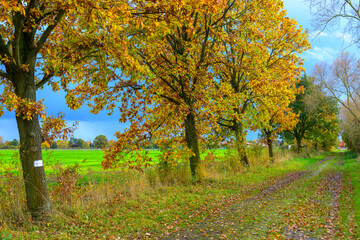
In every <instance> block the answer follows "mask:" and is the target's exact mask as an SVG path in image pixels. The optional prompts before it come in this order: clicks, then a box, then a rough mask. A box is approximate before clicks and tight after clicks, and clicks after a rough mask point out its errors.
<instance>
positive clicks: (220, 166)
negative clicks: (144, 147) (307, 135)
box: [0, 146, 293, 230]
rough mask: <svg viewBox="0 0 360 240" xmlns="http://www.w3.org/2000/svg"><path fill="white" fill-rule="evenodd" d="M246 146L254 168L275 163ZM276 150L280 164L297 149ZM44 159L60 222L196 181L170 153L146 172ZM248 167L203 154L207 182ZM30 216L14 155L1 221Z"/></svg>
mask: <svg viewBox="0 0 360 240" xmlns="http://www.w3.org/2000/svg"><path fill="white" fill-rule="evenodd" d="M247 151H248V152H247V154H248V157H249V159H250V163H251V167H252V168H254V167H256V166H267V167H268V166H270V161H269V159H268V157H267V151H266V149H264V148H263V147H261V146H255V147H253V148H249V149H247ZM275 155H276V158H275V164H276V163H278V162H281V161H285V160H287V159H289V158H292V157H293V153H291V152H289V151H285V150H276V151H275ZM0 157H1V156H0ZM0 159H1V158H0ZM44 162H45V163H46V170H47V171H50V173H49V174H47V177H48V185H49V194H50V199H51V202H52V209H53V213H52V215H51V218H52V221H58V222H66V221H68V218H71V217H76V216H77V217H79V216H82V217H83V218H84V219H83V221H86V216H87V212H88V210H89V209H91V210H94V209H97V208H106V207H109V206H112V205H114V204H117V205H121V204H123V205H126V203H127V202H131V201H133V200H136V199H137V200H138V199H142V198H146V197H147V196H150V195H151V194H154V193H155V194H156V193H160V192H162V191H164V189H167V188H171V187H174V186H176V185H189V184H192V183H193V182H192V178H191V173H190V168H189V164H187V163H186V162H185V161H184V160H183V159H173V158H171V155H169V154H168V155H167V157H166V158H161V159H160V161H159V163H158V164H157V165H154V166H151V167H149V168H146V169H144V171H143V172H137V171H133V170H131V171H130V170H117V171H113V172H106V173H95V172H92V171H91V170H89V171H87V172H81V171H80V167H79V166H80V165H79V164H75V165H73V166H68V167H64V166H62V164H61V163H59V162H57V161H56V159H54V158H53V156H52V154H51V153H50V154H48V159H45V160H44ZM80 164H81V163H80ZM248 170H249V168H247V167H244V166H242V165H241V163H240V162H239V158H238V157H237V156H236V152H235V151H233V150H228V151H227V152H226V153H225V154H224V156H223V157H219V156H217V155H216V154H215V152H214V151H208V152H207V154H206V155H204V156H203V158H202V165H201V169H200V171H201V172H202V173H203V177H204V180H205V181H211V180H215V181H216V180H221V179H225V178H227V177H229V176H231V177H234V176H236V175H237V174H242V173H243V172H245V171H248ZM109 209H111V208H109ZM109 211H110V210H109ZM109 214H111V213H109ZM28 219H29V216H28V214H27V213H26V203H25V195H24V186H23V179H22V176H21V168H20V164H19V158H18V155H14V156H13V157H12V164H10V165H8V166H6V167H5V168H3V169H1V171H0V221H1V223H2V224H0V226H1V225H3V224H7V225H14V224H15V223H19V222H24V221H28ZM3 226H4V225H3ZM0 230H1V227H0Z"/></svg>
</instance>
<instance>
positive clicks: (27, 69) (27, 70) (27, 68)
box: [20, 64, 29, 72]
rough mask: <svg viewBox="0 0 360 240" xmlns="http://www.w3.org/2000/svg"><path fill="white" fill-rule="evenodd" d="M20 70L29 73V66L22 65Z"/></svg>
mask: <svg viewBox="0 0 360 240" xmlns="http://www.w3.org/2000/svg"><path fill="white" fill-rule="evenodd" d="M20 68H21V70H22V71H23V72H29V64H22V65H21V67H20Z"/></svg>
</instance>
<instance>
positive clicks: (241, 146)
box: [215, 0, 309, 165]
mask: <svg viewBox="0 0 360 240" xmlns="http://www.w3.org/2000/svg"><path fill="white" fill-rule="evenodd" d="M237 3H238V5H236V7H235V8H234V9H237V10H236V11H237V12H241V13H242V14H240V15H237V16H238V17H237V18H235V19H229V21H228V23H227V24H226V25H225V30H226V33H227V34H228V35H229V37H227V38H224V39H223V43H222V51H220V52H221V53H224V54H223V57H222V61H221V62H222V64H219V65H216V67H215V71H216V73H217V76H218V78H219V83H218V87H217V91H218V92H219V93H220V98H218V100H217V114H218V116H219V124H220V125H221V126H222V127H226V128H228V129H230V130H231V131H232V132H233V136H234V138H235V146H236V149H237V151H238V154H239V158H240V161H241V162H242V163H243V164H244V165H248V159H247V156H246V152H245V134H246V131H245V129H259V128H262V127H263V126H265V125H267V126H270V125H269V123H270V122H269V120H270V119H271V115H272V114H269V111H261V109H267V110H270V108H271V107H272V106H288V105H289V103H290V100H291V99H292V98H294V95H295V92H296V88H295V83H296V81H297V80H296V79H297V77H298V76H299V75H300V73H301V71H302V67H301V65H302V63H303V59H302V58H300V57H299V56H298V54H300V53H301V52H303V51H304V50H306V49H308V48H309V43H308V41H307V33H306V32H304V31H303V29H302V28H301V26H297V23H296V21H295V20H293V19H289V18H287V17H286V11H285V10H283V3H282V1H278V0H273V1H237ZM270 96H277V97H276V98H275V97H270ZM260 108H261V109H260ZM259 112H262V113H266V114H259Z"/></svg>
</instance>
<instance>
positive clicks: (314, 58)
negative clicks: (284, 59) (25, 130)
mask: <svg viewBox="0 0 360 240" xmlns="http://www.w3.org/2000/svg"><path fill="white" fill-rule="evenodd" d="M284 4H285V9H286V10H287V13H288V17H290V18H294V19H295V20H297V22H298V23H299V24H300V25H302V26H303V28H304V29H308V30H309V33H310V36H309V41H310V42H311V43H312V49H311V50H308V51H307V52H305V53H304V54H303V55H302V56H303V57H304V58H305V68H306V71H307V73H310V72H311V69H312V67H313V66H314V64H315V63H317V62H319V61H326V62H329V63H331V62H332V61H333V60H334V59H335V58H336V56H337V54H338V53H339V52H340V51H342V50H345V51H349V52H352V53H353V54H355V55H359V50H358V48H356V47H355V46H350V47H349V45H350V43H351V40H352V37H351V36H350V35H348V34H343V33H342V32H341V30H333V31H324V32H322V33H319V32H317V31H315V30H314V28H313V27H312V25H311V22H312V18H311V15H310V12H309V11H310V8H309V6H308V5H307V3H305V2H304V1H302V0H285V1H284ZM42 98H45V105H46V107H47V112H48V113H49V114H52V115H56V114H57V113H58V112H64V113H65V119H66V120H67V122H68V123H72V122H73V121H79V125H78V128H77V130H76V131H75V134H74V137H76V138H82V139H84V140H91V141H92V140H93V139H94V138H95V137H96V136H97V135H100V134H104V135H106V136H107V137H108V138H109V139H114V138H115V137H114V133H115V132H116V131H119V130H122V129H124V128H125V127H126V126H127V124H121V123H119V122H118V114H115V115H113V116H110V117H109V116H108V115H107V114H106V112H102V113H100V114H98V115H94V114H90V113H89V109H88V108H87V107H83V108H82V109H80V110H76V111H73V110H70V109H69V108H68V107H67V106H66V105H65V93H62V92H60V93H54V92H52V91H49V90H43V91H40V92H39V93H38V99H42ZM0 136H2V137H3V138H4V139H5V140H12V139H14V138H17V139H18V131H17V126H16V121H15V114H14V113H13V112H5V114H4V116H3V117H1V118H0ZM247 138H248V140H253V139H256V138H257V133H254V132H250V133H248V136H247Z"/></svg>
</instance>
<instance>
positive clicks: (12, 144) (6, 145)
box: [0, 136, 19, 149]
mask: <svg viewBox="0 0 360 240" xmlns="http://www.w3.org/2000/svg"><path fill="white" fill-rule="evenodd" d="M18 146H19V141H18V140H17V139H13V140H12V141H9V140H6V141H5V142H4V138H3V137H2V136H0V149H13V148H17V147H18Z"/></svg>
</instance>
